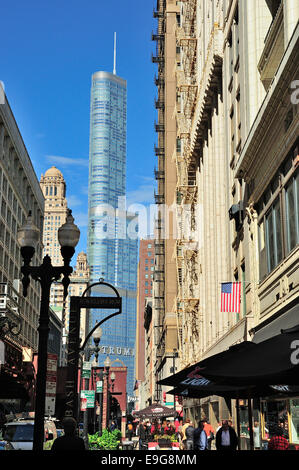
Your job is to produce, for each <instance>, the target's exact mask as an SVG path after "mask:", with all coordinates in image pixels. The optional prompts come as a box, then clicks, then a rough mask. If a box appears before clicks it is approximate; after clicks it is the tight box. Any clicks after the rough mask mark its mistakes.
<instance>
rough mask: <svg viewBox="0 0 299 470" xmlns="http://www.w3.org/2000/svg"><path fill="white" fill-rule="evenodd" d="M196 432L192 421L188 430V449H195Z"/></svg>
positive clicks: (186, 433)
mask: <svg viewBox="0 0 299 470" xmlns="http://www.w3.org/2000/svg"><path fill="white" fill-rule="evenodd" d="M194 431H195V428H194V426H193V423H192V421H190V424H189V426H188V427H187V428H186V431H185V435H186V449H187V450H193V449H194Z"/></svg>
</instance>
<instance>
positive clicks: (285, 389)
mask: <svg viewBox="0 0 299 470" xmlns="http://www.w3.org/2000/svg"><path fill="white" fill-rule="evenodd" d="M167 393H168V394H169V395H178V396H182V397H184V398H206V397H209V396H212V395H216V396H219V397H223V398H228V399H237V398H245V399H247V398H249V397H250V398H259V397H270V396H272V395H275V396H276V395H282V396H283V395H288V396H289V395H291V394H292V395H297V394H298V393H299V386H296V385H273V386H271V385H269V386H262V387H242V388H241V387H226V388H225V387H221V386H218V387H217V386H216V384H214V387H211V388H207V389H205V390H203V389H202V388H198V387H185V388H180V387H176V388H174V389H172V390H168V392H167Z"/></svg>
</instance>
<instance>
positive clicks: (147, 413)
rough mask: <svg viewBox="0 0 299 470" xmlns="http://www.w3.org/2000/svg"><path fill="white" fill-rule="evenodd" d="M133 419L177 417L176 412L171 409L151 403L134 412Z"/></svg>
mask: <svg viewBox="0 0 299 470" xmlns="http://www.w3.org/2000/svg"><path fill="white" fill-rule="evenodd" d="M133 413H134V417H136V416H137V417H140V418H167V417H168V416H177V412H176V410H175V409H173V408H168V407H167V406H163V405H160V404H159V403H153V404H152V405H150V406H147V407H146V408H144V409H143V410H139V411H134V412H133Z"/></svg>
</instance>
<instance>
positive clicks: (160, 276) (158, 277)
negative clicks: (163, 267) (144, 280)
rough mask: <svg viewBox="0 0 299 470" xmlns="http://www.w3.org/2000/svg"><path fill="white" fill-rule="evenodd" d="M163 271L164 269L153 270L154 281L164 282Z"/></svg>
mask: <svg viewBox="0 0 299 470" xmlns="http://www.w3.org/2000/svg"><path fill="white" fill-rule="evenodd" d="M164 280H165V273H164V271H154V281H155V282H164Z"/></svg>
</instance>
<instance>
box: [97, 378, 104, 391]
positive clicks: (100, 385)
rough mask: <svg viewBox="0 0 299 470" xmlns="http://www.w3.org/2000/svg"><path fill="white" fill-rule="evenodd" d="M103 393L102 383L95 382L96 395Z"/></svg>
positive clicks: (99, 381)
mask: <svg viewBox="0 0 299 470" xmlns="http://www.w3.org/2000/svg"><path fill="white" fill-rule="evenodd" d="M102 392H103V381H102V380H98V381H97V393H102Z"/></svg>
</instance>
